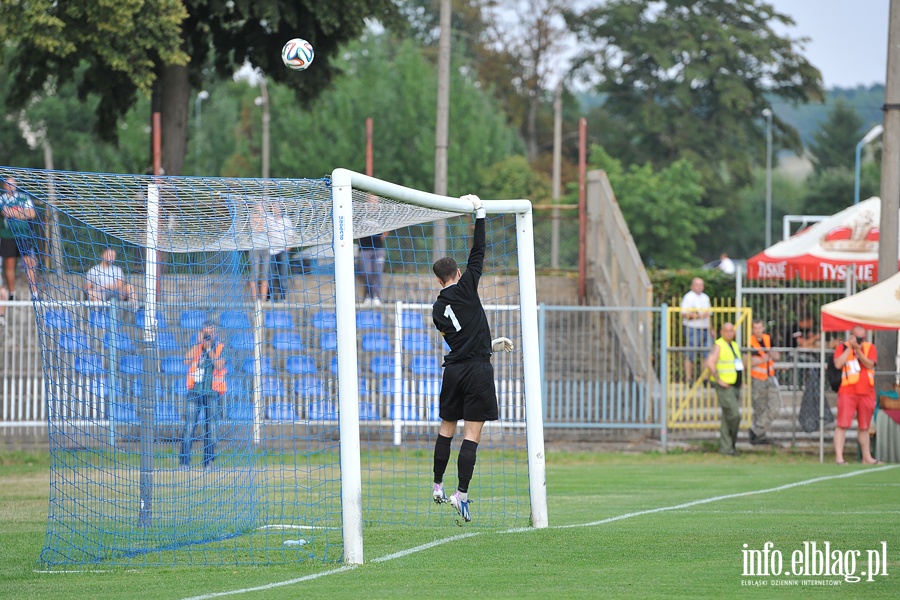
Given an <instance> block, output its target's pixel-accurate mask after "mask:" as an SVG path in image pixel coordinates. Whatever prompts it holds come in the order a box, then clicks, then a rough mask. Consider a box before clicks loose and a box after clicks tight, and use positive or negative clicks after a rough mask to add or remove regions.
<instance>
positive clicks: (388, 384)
mask: <svg viewBox="0 0 900 600" xmlns="http://www.w3.org/2000/svg"><path fill="white" fill-rule="evenodd" d="M406 385H407V384H406V382H405V381H404V380H403V379H394V378H393V377H384V378H382V379H381V383H380V385H379V390H380V392H381V395H382V396H388V402H390V398H392V397H393V396H394V394H397V393H400V394H406V393H407V392H406Z"/></svg>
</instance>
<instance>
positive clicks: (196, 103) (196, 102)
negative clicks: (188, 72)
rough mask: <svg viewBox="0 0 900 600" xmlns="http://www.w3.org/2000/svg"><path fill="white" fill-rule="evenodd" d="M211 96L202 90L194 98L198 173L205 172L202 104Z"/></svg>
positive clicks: (195, 151) (195, 152)
mask: <svg viewBox="0 0 900 600" xmlns="http://www.w3.org/2000/svg"><path fill="white" fill-rule="evenodd" d="M208 98H209V92H207V91H206V90H201V91H200V92H199V93H198V94H197V98H196V99H195V100H194V120H195V122H196V127H197V139H196V140H195V144H196V150H194V154H195V155H196V157H197V174H198V175H202V174H203V168H202V167H201V166H200V156H201V154H202V150H201V146H202V138H201V136H202V135H203V130H202V129H201V128H200V105H201V104H203V101H204V100H206V99H208Z"/></svg>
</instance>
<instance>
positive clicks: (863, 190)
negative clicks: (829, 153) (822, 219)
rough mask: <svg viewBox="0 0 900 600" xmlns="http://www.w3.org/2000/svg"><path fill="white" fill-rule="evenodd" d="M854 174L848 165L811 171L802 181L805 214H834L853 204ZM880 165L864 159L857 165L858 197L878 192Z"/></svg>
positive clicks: (873, 194)
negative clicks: (858, 170) (862, 162)
mask: <svg viewBox="0 0 900 600" xmlns="http://www.w3.org/2000/svg"><path fill="white" fill-rule="evenodd" d="M855 180H856V178H855V175H854V173H853V170H852V169H850V168H849V167H831V168H830V169H825V170H824V171H821V172H819V173H814V174H813V175H811V176H810V177H808V178H807V180H806V182H805V191H806V194H805V197H804V200H803V211H804V214H807V215H833V214H834V213H836V212H839V211H842V210H844V209H845V208H847V207H848V206H850V205H851V204H853V189H854V184H855ZM880 182H881V166H880V165H879V164H876V163H874V162H869V163H866V164H864V165H863V166H862V168H861V169H860V181H859V192H860V193H859V197H860V199H861V200H865V199H866V198H870V197H871V196H877V195H878V194H879V190H880V187H881V184H880Z"/></svg>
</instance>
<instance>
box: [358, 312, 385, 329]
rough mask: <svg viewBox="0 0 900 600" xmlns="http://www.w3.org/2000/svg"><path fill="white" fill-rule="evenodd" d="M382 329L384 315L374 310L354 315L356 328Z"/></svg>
mask: <svg viewBox="0 0 900 600" xmlns="http://www.w3.org/2000/svg"><path fill="white" fill-rule="evenodd" d="M382 327H384V315H382V314H381V313H380V312H378V311H375V310H361V311H359V312H358V313H356V328H357V329H361V330H365V329H381V328H382Z"/></svg>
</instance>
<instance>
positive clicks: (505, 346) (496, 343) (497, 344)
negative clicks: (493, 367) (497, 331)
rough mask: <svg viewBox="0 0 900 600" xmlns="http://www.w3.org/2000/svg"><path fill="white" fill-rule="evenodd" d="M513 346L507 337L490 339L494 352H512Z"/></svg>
mask: <svg viewBox="0 0 900 600" xmlns="http://www.w3.org/2000/svg"><path fill="white" fill-rule="evenodd" d="M514 348H515V346H513V343H512V340H510V339H509V338H505V337H499V338H497V339H496V340H493V341H491V350H493V351H494V352H512V351H513V349H514Z"/></svg>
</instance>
